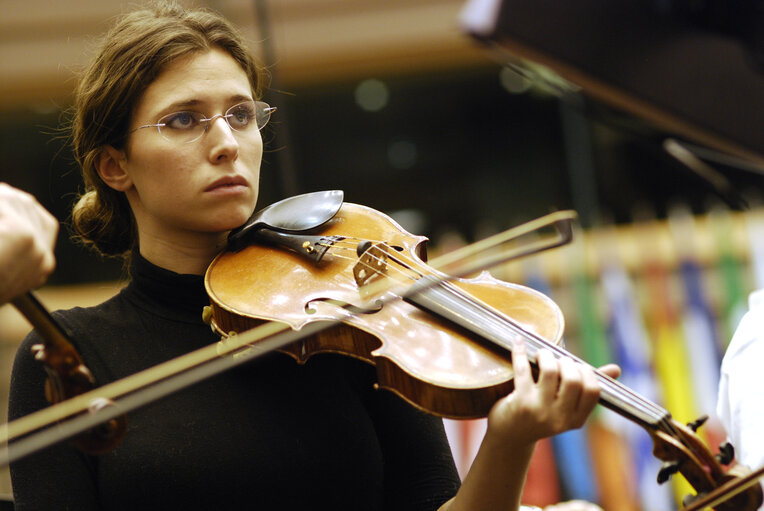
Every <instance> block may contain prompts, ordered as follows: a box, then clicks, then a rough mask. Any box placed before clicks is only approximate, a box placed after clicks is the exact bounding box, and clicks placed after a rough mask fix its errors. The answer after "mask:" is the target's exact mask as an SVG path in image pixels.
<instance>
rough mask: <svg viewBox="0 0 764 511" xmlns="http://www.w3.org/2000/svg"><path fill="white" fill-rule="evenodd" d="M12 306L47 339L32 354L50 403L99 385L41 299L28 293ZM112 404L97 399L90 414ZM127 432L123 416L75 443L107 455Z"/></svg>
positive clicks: (107, 422)
mask: <svg viewBox="0 0 764 511" xmlns="http://www.w3.org/2000/svg"><path fill="white" fill-rule="evenodd" d="M12 303H13V305H14V306H15V307H16V308H17V309H18V310H19V312H21V313H22V314H23V315H24V317H26V318H27V320H28V321H29V322H30V323H31V324H32V326H34V327H35V329H36V330H37V332H38V333H39V334H40V336H41V337H42V339H43V342H42V343H41V344H36V345H34V346H33V347H32V352H33V354H34V357H35V359H36V360H37V361H39V362H41V363H42V364H43V367H44V368H45V372H46V374H47V378H46V380H45V398H46V399H47V400H48V402H49V403H50V404H52V405H54V404H56V403H60V402H62V401H65V400H67V399H69V398H72V397H74V396H79V395H81V394H84V393H86V392H88V391H91V390H93V389H94V388H95V386H96V385H95V378H93V375H92V373H91V372H90V369H88V368H87V366H85V364H84V362H83V361H82V357H80V354H79V353H78V352H77V350H76V349H75V348H74V346H73V345H72V343H71V341H70V338H69V336H68V334H67V333H66V331H65V330H64V329H63V327H62V326H61V325H59V324H58V323H57V322H56V321H55V320H54V319H53V317H51V315H50V313H48V311H47V310H46V309H45V308H44V307H43V306H42V304H41V303H40V302H39V301H38V300H37V298H36V297H35V296H34V295H33V294H32V293H27V294H25V295H22V296H19V297H18V298H15V299H14V300H12ZM110 404H111V403H110V402H109V401H108V400H105V399H96V400H93V401H92V402H91V404H90V410H89V411H90V412H91V413H95V412H97V411H98V410H99V409H101V408H103V407H106V406H109V405H110ZM126 429H127V420H126V418H125V416H124V415H123V416H120V417H117V418H112V419H110V420H108V421H106V422H104V423H102V424H100V425H98V426H96V427H95V428H92V429H90V430H88V431H86V432H84V433H82V434H80V435H78V436H76V437H74V438H73V439H72V441H73V443H74V444H75V445H76V446H77V447H78V448H79V449H80V450H82V451H83V452H86V453H88V454H103V453H105V452H108V451H110V450H111V449H113V448H114V447H115V446H116V445H117V444H118V443H119V442H120V440H121V439H122V437H123V436H124V435H125V431H126Z"/></svg>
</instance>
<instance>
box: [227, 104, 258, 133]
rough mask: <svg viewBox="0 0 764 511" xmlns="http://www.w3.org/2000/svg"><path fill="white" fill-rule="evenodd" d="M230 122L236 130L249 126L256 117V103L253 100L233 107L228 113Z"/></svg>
mask: <svg viewBox="0 0 764 511" xmlns="http://www.w3.org/2000/svg"><path fill="white" fill-rule="evenodd" d="M226 118H227V119H228V123H229V124H230V125H231V127H232V128H233V129H235V130H241V129H245V128H247V127H248V126H249V125H250V124H251V123H252V120H253V119H254V118H255V104H254V103H253V102H251V101H250V102H247V103H241V104H239V105H235V106H233V107H231V109H230V110H228V112H227V113H226Z"/></svg>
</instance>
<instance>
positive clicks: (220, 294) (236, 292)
mask: <svg viewBox="0 0 764 511" xmlns="http://www.w3.org/2000/svg"><path fill="white" fill-rule="evenodd" d="M262 240H264V241H266V243H258V244H249V245H247V246H245V247H244V248H242V249H241V250H238V251H226V252H223V253H221V254H220V255H219V256H218V257H217V258H216V259H215V260H214V261H213V262H212V263H211V264H210V266H209V268H208V270H207V273H206V275H205V286H206V289H207V292H208V294H209V296H210V302H211V310H210V311H209V312H208V316H207V320H208V322H209V323H210V325H211V326H212V328H213V329H214V330H216V331H217V332H218V333H220V334H221V335H222V336H223V337H224V338H225V337H230V336H235V335H237V333H238V332H243V331H247V330H249V329H251V328H253V327H256V326H257V325H260V324H263V323H264V322H280V323H284V324H287V325H289V326H290V327H291V328H292V329H293V330H297V331H299V330H300V329H302V328H305V326H306V325H309V324H312V323H320V322H322V321H330V320H332V321H333V320H336V319H337V318H341V321H342V326H339V327H335V328H332V329H331V330H324V331H322V332H320V333H318V334H316V335H313V336H311V337H306V338H304V339H302V340H300V341H298V342H296V343H294V344H292V345H289V346H287V347H285V348H284V349H282V350H281V351H283V352H285V353H287V354H289V355H290V356H292V357H293V358H294V359H295V360H297V361H298V362H300V363H304V362H305V361H306V360H307V359H308V358H309V357H311V356H313V355H314V354H317V353H322V352H331V353H340V354H343V355H347V356H351V357H355V358H359V359H361V360H364V361H366V362H369V363H371V364H373V365H374V366H375V367H376V371H377V377H378V386H379V388H383V389H387V390H390V391H392V392H394V393H395V394H397V395H399V396H400V397H402V398H403V399H405V400H406V401H408V402H409V403H411V404H412V405H414V406H416V407H417V408H420V409H422V410H424V411H426V412H428V413H431V414H435V415H439V416H442V417H449V418H456V419H464V418H474V417H485V416H486V415H487V414H488V411H489V410H490V408H491V407H492V405H493V404H494V403H495V402H496V401H497V400H498V399H500V398H501V397H503V396H504V395H506V394H507V393H508V392H511V391H512V376H513V372H512V365H511V349H512V345H513V342H514V340H515V339H517V338H519V339H521V340H522V341H524V342H525V344H526V346H527V351H528V354H529V358H530V359H531V360H533V359H534V357H535V354H536V353H537V352H538V351H539V350H541V349H547V350H550V351H551V352H552V353H553V354H554V355H555V356H556V357H558V358H563V357H565V358H570V359H573V360H575V361H576V362H578V363H582V364H586V362H584V361H583V360H581V359H579V358H578V357H576V356H575V355H573V354H571V353H569V352H567V351H566V350H565V349H564V348H563V347H562V346H561V343H560V339H561V337H562V332H563V326H564V320H563V316H562V313H561V311H560V310H559V308H558V307H557V305H556V304H555V303H554V302H553V301H551V300H550V299H549V298H548V297H546V296H545V295H543V294H541V293H538V292H536V291H534V290H532V289H529V288H526V287H524V286H520V285H517V284H510V283H506V282H502V281H500V280H497V279H495V278H493V277H491V276H490V275H489V274H488V273H482V274H480V275H479V276H477V277H473V278H469V279H468V278H458V279H451V278H448V277H447V276H445V275H444V274H442V273H441V272H440V271H438V270H436V269H434V268H433V267H431V266H429V265H428V264H427V260H426V252H425V243H426V238H424V237H422V236H414V235H411V234H410V233H408V232H406V231H405V230H403V229H402V228H401V227H400V225H398V224H397V223H396V222H395V221H394V220H392V219H391V218H389V217H388V216H386V215H384V214H382V213H380V212H379V211H375V210H373V209H370V208H367V207H364V206H360V205H356V204H350V203H343V204H342V207H341V209H340V210H339V212H338V213H337V214H336V215H335V216H334V217H333V218H332V219H331V220H330V221H328V222H327V223H326V224H324V225H323V226H321V228H320V234H319V235H317V234H285V233H278V234H277V235H274V233H273V232H270V233H266V234H265V235H263V236H262ZM375 284H376V285H375ZM379 284H384V285H379ZM391 296H401V297H402V300H392V299H391ZM586 365H588V364H586ZM595 374H596V376H597V378H598V380H599V383H600V387H601V395H600V403H601V404H602V405H603V406H605V407H607V408H609V409H611V410H613V411H615V412H616V413H618V414H620V415H622V416H624V417H625V418H627V419H628V420H630V421H632V422H635V423H636V424H638V425H640V426H641V427H643V428H644V429H645V430H646V431H647V432H648V433H649V434H650V436H651V438H652V440H653V446H654V450H653V453H654V455H655V456H656V457H657V458H658V459H660V460H662V461H664V465H663V467H662V468H661V470H660V472H659V474H658V482H659V483H663V482H665V481H667V480H668V479H669V478H670V477H671V476H672V475H673V474H674V473H677V472H678V473H680V474H682V475H683V476H684V478H685V479H687V481H688V482H689V483H690V484H691V485H692V486H693V488H694V489H695V490H696V491H697V492H698V495H696V496H690V497H689V498H688V499H686V502H685V504H686V505H687V504H690V503H691V501H692V500H693V499H697V498H700V497H701V496H703V495H705V494H707V493H709V492H711V491H713V490H714V489H716V488H718V487H720V486H721V485H723V484H725V483H728V482H730V481H731V480H734V479H735V477H734V476H732V475H729V474H727V472H726V471H725V469H724V468H723V465H725V464H728V463H730V462H731V461H732V458H733V453H732V451H731V448H730V447H726V448H724V449H722V452H721V453H720V454H717V455H714V454H712V453H711V452H710V450H709V449H708V448H707V447H706V446H705V444H704V443H703V442H702V441H701V440H700V439H699V438H698V436H697V435H696V434H695V431H696V430H697V428H698V427H700V425H702V423H703V420H702V419H701V420H699V421H696V422H695V423H692V424H689V425H683V424H680V423H678V422H677V421H676V420H674V419H673V418H672V417H671V414H670V413H669V412H668V411H667V410H665V409H664V408H662V407H660V406H659V405H657V404H655V403H652V402H650V401H649V400H647V399H645V398H643V397H642V396H640V395H638V394H637V393H635V392H634V391H632V390H631V389H629V388H628V387H626V386H624V385H622V384H620V383H619V382H617V381H616V380H614V379H612V378H610V377H608V376H607V375H605V374H603V373H600V372H597V371H596V370H595ZM761 493H762V492H761V488H760V487H758V486H756V487H750V488H748V489H746V491H743V492H740V493H738V494H737V495H734V496H733V497H732V498H730V499H729V500H726V501H725V502H723V503H720V504H718V505H717V507H715V508H714V509H716V510H718V511H754V510H755V509H757V508H758V507H759V506H760V504H761V502H762V494H761Z"/></svg>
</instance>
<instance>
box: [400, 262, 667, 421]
mask: <svg viewBox="0 0 764 511" xmlns="http://www.w3.org/2000/svg"><path fill="white" fill-rule="evenodd" d="M404 300H406V301H407V302H409V303H410V304H412V305H414V306H416V307H419V308H421V309H424V310H427V311H429V312H430V313H433V314H436V315H438V316H439V317H441V318H444V319H446V320H449V321H452V322H454V323H456V324H458V325H459V326H461V327H463V328H466V329H467V330H469V331H471V332H473V333H475V334H477V335H479V336H480V337H481V338H483V339H485V340H486V341H488V342H490V343H491V344H492V345H493V346H494V347H498V348H500V349H501V350H502V351H506V352H509V353H510V354H511V352H512V345H513V341H514V339H518V338H519V339H522V340H523V341H524V342H525V345H526V347H527V351H528V358H529V359H530V360H531V361H532V362H535V360H536V354H537V353H538V351H539V350H541V349H547V350H549V351H551V352H552V353H553V354H554V355H555V356H556V357H557V358H569V359H572V360H574V361H576V362H578V363H580V364H584V365H586V366H588V367H591V366H590V365H589V364H588V363H587V362H585V361H584V360H582V359H580V358H578V357H576V356H575V355H573V354H572V353H570V352H568V351H566V350H564V349H563V348H561V347H560V346H558V345H557V344H554V343H553V342H550V341H547V340H545V339H543V338H541V337H539V336H538V335H536V334H535V333H533V332H529V331H528V330H526V329H524V328H523V327H521V326H520V325H518V324H517V323H516V322H514V321H513V320H512V319H511V318H509V317H508V316H506V315H505V314H502V313H501V312H499V311H497V310H496V309H494V308H492V307H490V306H488V305H486V304H485V303H483V302H481V301H478V300H476V299H475V298H474V297H472V296H470V295H468V294H467V293H465V292H463V291H461V290H460V289H459V288H458V287H457V286H455V285H453V284H451V283H448V282H445V283H443V282H441V281H440V280H439V279H438V277H437V276H433V275H428V276H424V277H422V278H421V279H419V281H418V282H417V283H416V284H415V285H414V286H412V287H411V288H410V289H409V292H408V293H406V295H405V296H404ZM595 375H596V377H597V379H598V381H599V383H600V388H601V393H600V404H602V405H603V406H605V407H606V408H609V409H610V410H612V411H614V412H616V413H618V414H619V415H621V416H623V417H625V418H626V419H628V420H630V421H632V422H635V423H637V424H639V425H640V426H642V427H644V428H646V429H664V427H665V425H666V424H667V423H668V422H669V420H670V418H671V414H670V413H669V412H668V411H667V410H666V409H664V408H662V407H660V406H658V405H657V404H655V403H653V402H651V401H649V400H647V399H646V398H644V397H642V396H641V395H639V394H638V393H636V392H634V391H633V390H631V389H630V388H628V387H626V386H625V385H623V384H621V383H620V382H618V381H616V380H614V379H612V378H610V377H609V376H607V375H605V374H603V373H601V372H599V371H597V370H596V369H595Z"/></svg>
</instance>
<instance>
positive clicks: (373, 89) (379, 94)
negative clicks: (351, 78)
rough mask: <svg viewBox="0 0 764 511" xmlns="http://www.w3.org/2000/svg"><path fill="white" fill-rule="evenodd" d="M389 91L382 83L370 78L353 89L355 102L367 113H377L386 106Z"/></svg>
mask: <svg viewBox="0 0 764 511" xmlns="http://www.w3.org/2000/svg"><path fill="white" fill-rule="evenodd" d="M389 98H390V91H389V90H388V89H387V85H385V84H384V83H383V82H381V81H379V80H376V79H374V78H370V79H368V80H364V81H362V82H361V83H359V84H358V86H357V87H356V88H355V102H356V103H358V106H360V107H361V108H363V109H364V110H366V111H367V112H378V111H380V110H382V109H383V108H385V106H387V101H388V99H389Z"/></svg>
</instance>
